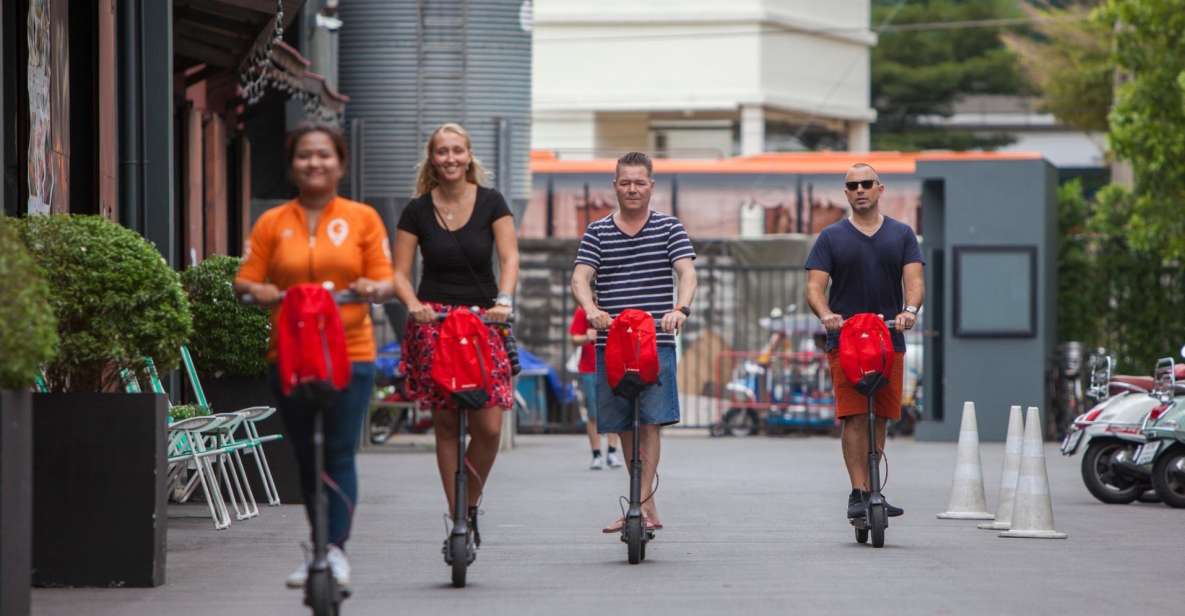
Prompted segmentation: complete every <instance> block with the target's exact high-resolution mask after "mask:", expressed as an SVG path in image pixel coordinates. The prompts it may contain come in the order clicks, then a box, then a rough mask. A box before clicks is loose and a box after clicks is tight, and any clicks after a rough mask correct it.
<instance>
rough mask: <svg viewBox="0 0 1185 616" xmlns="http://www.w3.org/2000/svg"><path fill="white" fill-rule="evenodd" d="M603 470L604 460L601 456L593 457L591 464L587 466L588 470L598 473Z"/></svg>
mask: <svg viewBox="0 0 1185 616" xmlns="http://www.w3.org/2000/svg"><path fill="white" fill-rule="evenodd" d="M603 468H605V458H603V457H601V456H593V459H592V463H591V464H589V465H588V470H590V471H599V470H601V469H603Z"/></svg>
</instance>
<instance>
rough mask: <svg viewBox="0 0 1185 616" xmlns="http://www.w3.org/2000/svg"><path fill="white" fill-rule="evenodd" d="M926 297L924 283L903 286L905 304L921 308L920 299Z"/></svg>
mask: <svg viewBox="0 0 1185 616" xmlns="http://www.w3.org/2000/svg"><path fill="white" fill-rule="evenodd" d="M925 299H926V286H925V285H924V284H920V283H919V284H913V285H907V286H906V287H905V305H906V306H913V307H914V308H921V307H922V301H924V300H925Z"/></svg>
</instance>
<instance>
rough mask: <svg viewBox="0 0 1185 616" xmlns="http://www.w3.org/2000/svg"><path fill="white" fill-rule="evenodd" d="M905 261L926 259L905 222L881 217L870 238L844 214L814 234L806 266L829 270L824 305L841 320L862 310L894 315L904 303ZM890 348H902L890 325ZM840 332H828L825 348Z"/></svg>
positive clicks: (901, 338)
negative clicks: (882, 221)
mask: <svg viewBox="0 0 1185 616" xmlns="http://www.w3.org/2000/svg"><path fill="white" fill-rule="evenodd" d="M907 263H925V262H924V261H923V260H922V251H921V249H920V248H918V238H917V236H916V235H914V232H913V229H911V228H910V227H909V225H907V224H904V223H902V222H898V221H896V220H893V219H892V218H889V217H888V216H885V221H884V223H882V224H881V228H880V229H878V230H877V232H876V233H874V234H872V236H871V237H869V236H867V235H865V234H864V233H863V232H861V231H860V230H859V229H857V228H856V227H855V226H854V225H852V222H851V221H850V220H848V219H847V218H845V219H843V220H841V221H839V222H837V223H835V224H832V225H828V226H827V228H825V229H823V231H822V232H821V233H819V238H818V239H817V240H815V245H814V247H812V248H811V254H810V255H809V256H807V258H806V266H805V268H806V269H808V270H819V271H823V272H827V273H828V274H830V275H831V293H830V294H829V296H828V298H827V304H828V306H830V307H831V310H832V311H833V312H835V313H836V314H838V315H840V316H842V317H843V318H844V319H848V318H851V317H852V315H855V314H859V313H861V312H872V313H876V314H883V315H885V318H886V319H891V318H893V317H895V316H897V315H898V314H899V313H900V312H901V309H902V307H903V306H904V302H905V300H904V295H905V291H904V289H903V287H902V281H901V274H902V272H903V271H904V270H905V265H906V264H907ZM892 334H893V348H894V349H896V350H897V351H905V336H903V335H901V333H900V332H898V331H896V330H893V332H892ZM838 340H839V336H838V335H836V334H829V335H828V336H827V350H829V351H830V350H832V349H834V348H835V347H836V346H837V345H838Z"/></svg>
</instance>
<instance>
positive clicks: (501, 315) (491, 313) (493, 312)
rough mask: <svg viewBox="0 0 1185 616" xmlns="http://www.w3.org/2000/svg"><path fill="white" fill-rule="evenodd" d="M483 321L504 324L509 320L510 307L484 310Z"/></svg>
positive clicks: (495, 307)
mask: <svg viewBox="0 0 1185 616" xmlns="http://www.w3.org/2000/svg"><path fill="white" fill-rule="evenodd" d="M485 320H486V321H490V322H492V323H505V322H507V321H509V320H510V306H494V307H493V308H490V309H489V310H486V313H485Z"/></svg>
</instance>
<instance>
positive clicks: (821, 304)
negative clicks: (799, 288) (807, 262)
mask: <svg viewBox="0 0 1185 616" xmlns="http://www.w3.org/2000/svg"><path fill="white" fill-rule="evenodd" d="M806 303H807V305H808V306H810V307H811V311H812V312H814V313H815V316H817V317H819V318H820V319H821V318H823V317H824V316H826V315H829V314H831V307H830V306H829V305H828V304H827V297H826V296H824V295H823V292H822V291H820V290H818V289H815V288H813V287H811V286H809V285H808V286H807V288H806Z"/></svg>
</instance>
